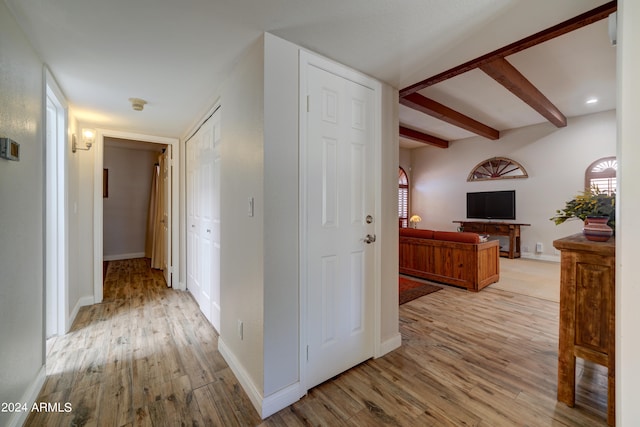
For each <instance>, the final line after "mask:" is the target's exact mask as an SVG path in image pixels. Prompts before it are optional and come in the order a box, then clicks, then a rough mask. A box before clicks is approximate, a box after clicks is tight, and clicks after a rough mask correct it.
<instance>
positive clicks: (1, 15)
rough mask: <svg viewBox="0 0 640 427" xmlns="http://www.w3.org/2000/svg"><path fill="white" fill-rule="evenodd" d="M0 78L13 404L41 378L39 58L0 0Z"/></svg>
mask: <svg viewBox="0 0 640 427" xmlns="http://www.w3.org/2000/svg"><path fill="white" fill-rule="evenodd" d="M0 76H2V77H1V78H0V126H1V127H0V136H3V137H8V138H11V139H13V140H15V141H17V142H18V143H19V144H20V161H9V160H4V159H0V199H1V202H0V272H1V274H0V402H21V401H25V398H27V397H29V396H28V395H29V394H30V393H29V391H30V389H32V388H33V387H35V386H37V384H38V382H39V381H43V380H44V362H45V356H44V351H45V349H44V319H43V315H44V258H43V257H44V224H43V221H44V176H43V173H44V146H43V115H42V110H43V108H42V102H43V63H42V61H41V60H40V58H39V57H38V55H37V54H36V52H35V51H34V50H33V49H32V47H31V45H30V44H29V42H28V40H27V39H26V38H25V37H24V35H23V33H22V31H21V30H20V28H19V27H18V25H17V23H16V22H15V21H14V19H13V18H12V17H11V13H10V12H9V10H8V9H7V7H6V5H5V3H4V2H0ZM40 384H41V382H40ZM35 391H36V392H37V391H38V390H35ZM12 417H14V414H12V413H7V412H0V425H3V426H4V425H9V424H10V422H13V421H10V420H12ZM16 417H17V415H16Z"/></svg>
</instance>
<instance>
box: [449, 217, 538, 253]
mask: <svg viewBox="0 0 640 427" xmlns="http://www.w3.org/2000/svg"><path fill="white" fill-rule="evenodd" d="M453 222H455V223H459V224H460V227H462V230H463V231H470V232H472V233H478V234H488V235H490V236H491V235H493V236H508V237H509V249H508V250H506V251H503V250H501V251H500V256H502V257H508V258H511V259H513V258H520V227H523V226H529V225H531V224H518V223H513V222H492V221H453Z"/></svg>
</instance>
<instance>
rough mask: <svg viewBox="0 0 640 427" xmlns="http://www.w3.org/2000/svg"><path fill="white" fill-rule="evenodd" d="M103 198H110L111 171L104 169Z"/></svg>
mask: <svg viewBox="0 0 640 427" xmlns="http://www.w3.org/2000/svg"><path fill="white" fill-rule="evenodd" d="M102 197H103V198H105V199H106V198H107V197H109V169H102Z"/></svg>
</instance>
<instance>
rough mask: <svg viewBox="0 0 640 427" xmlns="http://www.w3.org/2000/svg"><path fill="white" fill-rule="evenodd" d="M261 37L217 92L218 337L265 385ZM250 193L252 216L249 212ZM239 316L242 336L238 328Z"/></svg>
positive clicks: (254, 381) (259, 387)
mask: <svg viewBox="0 0 640 427" xmlns="http://www.w3.org/2000/svg"><path fill="white" fill-rule="evenodd" d="M263 71H264V63H263V39H262V38H260V39H259V40H257V41H256V42H255V43H254V44H253V45H252V46H251V48H250V49H249V51H248V52H246V53H245V55H244V56H243V57H242V58H241V59H240V60H239V62H238V63H237V65H236V66H235V68H234V70H233V72H232V73H231V74H230V75H229V78H228V80H227V81H226V82H225V83H224V85H223V87H222V89H221V93H220V103H221V105H222V107H221V108H222V109H221V127H220V129H221V132H222V134H221V178H220V179H221V183H222V185H221V203H220V206H221V212H220V215H221V219H220V221H221V236H220V237H221V239H220V240H221V242H220V246H221V259H220V284H221V289H220V303H221V307H222V310H221V319H220V343H221V344H222V345H223V346H224V347H226V348H227V349H228V352H229V353H231V354H232V355H233V357H235V358H236V359H237V363H238V365H239V366H241V367H242V369H243V370H244V372H245V374H246V377H247V378H249V380H250V382H251V384H252V386H253V387H255V388H256V389H257V390H258V391H259V392H260V393H261V392H262V390H263V378H264V366H263V359H264V352H263V301H264V273H263V272H264V227H263V224H264V215H265V214H264V198H263V178H264V172H263V171H264V169H263V165H264V157H263V156H264V154H263V146H264V142H263V93H264V91H263V89H264V80H263V74H264V73H263ZM249 197H253V198H254V216H253V217H249V216H248V214H247V207H248V199H249ZM238 321H242V322H243V332H244V336H243V339H240V336H239V334H238V332H237V331H238Z"/></svg>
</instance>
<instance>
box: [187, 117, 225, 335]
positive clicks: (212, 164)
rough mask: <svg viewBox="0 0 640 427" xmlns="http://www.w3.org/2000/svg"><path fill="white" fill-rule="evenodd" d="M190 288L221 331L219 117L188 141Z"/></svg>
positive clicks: (188, 284) (188, 281) (188, 259)
mask: <svg viewBox="0 0 640 427" xmlns="http://www.w3.org/2000/svg"><path fill="white" fill-rule="evenodd" d="M186 145H187V289H189V291H190V292H191V293H192V294H193V296H194V298H195V299H196V301H197V302H198V305H199V306H200V310H201V311H202V313H203V314H204V315H205V317H206V318H207V319H208V320H209V322H211V324H212V325H213V326H214V327H215V328H216V329H217V330H219V328H220V117H219V111H218V112H216V113H215V114H214V115H213V116H212V117H211V118H209V120H207V121H206V122H205V123H204V124H203V125H202V126H201V128H200V129H199V130H198V132H196V134H195V135H194V136H193V137H192V138H191V139H190V140H189V141H188V142H187V144H186Z"/></svg>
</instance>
